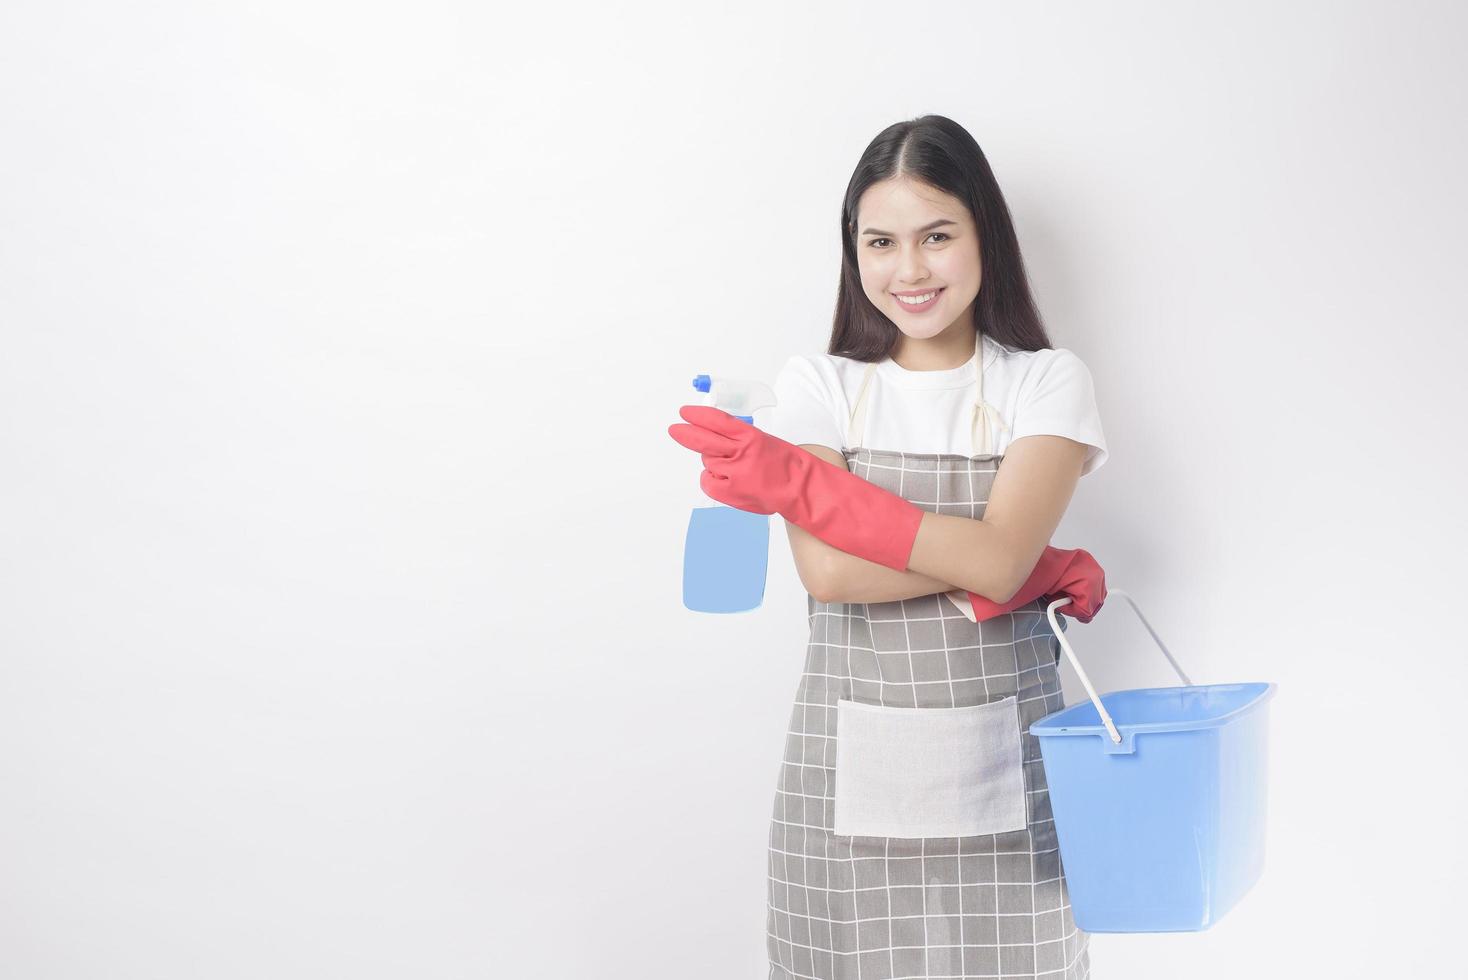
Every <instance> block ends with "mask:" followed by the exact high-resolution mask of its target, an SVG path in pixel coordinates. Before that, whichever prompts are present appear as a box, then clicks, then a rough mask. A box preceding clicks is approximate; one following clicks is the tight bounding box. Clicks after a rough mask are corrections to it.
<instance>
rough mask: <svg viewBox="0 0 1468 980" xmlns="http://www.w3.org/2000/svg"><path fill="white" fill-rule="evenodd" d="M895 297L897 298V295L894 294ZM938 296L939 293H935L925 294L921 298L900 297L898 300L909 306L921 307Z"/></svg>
mask: <svg viewBox="0 0 1468 980" xmlns="http://www.w3.org/2000/svg"><path fill="white" fill-rule="evenodd" d="M893 295H894V296H895V295H896V294H895V293H894V294H893ZM937 295H938V293H937V292H936V291H934V292H931V293H923V294H922V295H921V296H898V297H897V298H898V299H899V300H900V301H901V302H903V303H906V304H907V305H909V306H921V305H922V304H923V303H926V302H927V301H928V300H930V299H932V298H933V297H934V296H937Z"/></svg>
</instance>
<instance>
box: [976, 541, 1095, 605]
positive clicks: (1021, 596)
mask: <svg viewBox="0 0 1468 980" xmlns="http://www.w3.org/2000/svg"><path fill="white" fill-rule="evenodd" d="M1062 594H1063V595H1068V596H1070V603H1069V605H1064V606H1060V607H1059V608H1057V609H1056V610H1055V611H1056V612H1058V613H1064V614H1065V615H1067V616H1074V617H1075V618H1076V619H1078V620H1080V621H1081V622H1083V623H1089V622H1090V621H1091V618H1092V617H1093V616H1095V615H1096V614H1097V613H1098V612H1100V611H1101V605H1102V604H1103V603H1104V602H1105V601H1106V573H1105V572H1104V571H1102V569H1101V566H1100V565H1098V564H1097V563H1096V559H1095V558H1092V557H1091V553H1090V552H1089V551H1086V550H1085V549H1084V548H1072V549H1071V550H1069V551H1061V550H1059V549H1058V548H1052V547H1050V546H1049V545H1046V546H1045V550H1044V551H1043V552H1041V554H1040V561H1039V562H1038V563H1037V564H1036V565H1035V570H1034V571H1033V572H1031V573H1030V577H1029V578H1028V579H1027V580H1026V581H1025V584H1024V585H1021V586H1020V587H1019V591H1018V592H1016V593H1015V594H1014V597H1013V598H1011V599H1010V600H1009V601H1008V602H1005V603H997V602H993V601H991V600H989V599H986V598H984V597H983V596H981V595H977V594H975V593H973V592H970V593H969V594H968V596H969V600H970V601H971V602H972V603H973V606H974V616H975V617H976V619H975V622H980V623H982V622H983V621H984V620H986V619H992V618H993V617H995V616H997V615H999V614H1000V613H1006V612H1010V611H1012V610H1014V609H1018V608H1019V607H1020V606H1023V605H1024V604H1025V603H1027V602H1032V601H1034V600H1035V599H1038V598H1040V597H1041V596H1047V597H1052V598H1053V597H1055V596H1059V595H1062Z"/></svg>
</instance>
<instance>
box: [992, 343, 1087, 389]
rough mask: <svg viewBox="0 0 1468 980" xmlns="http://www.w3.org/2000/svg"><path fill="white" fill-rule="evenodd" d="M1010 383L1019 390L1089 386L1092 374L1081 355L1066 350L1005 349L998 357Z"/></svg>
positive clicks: (1051, 348) (1059, 348)
mask: <svg viewBox="0 0 1468 980" xmlns="http://www.w3.org/2000/svg"><path fill="white" fill-rule="evenodd" d="M999 361H1000V362H1001V363H1002V364H1003V365H1004V370H1005V372H1006V373H1007V374H1008V375H1009V377H1010V381H1011V384H1013V385H1015V386H1017V387H1018V388H1019V389H1020V390H1022V391H1033V390H1035V389H1036V388H1037V387H1043V388H1046V389H1049V388H1054V387H1055V386H1057V385H1060V386H1067V385H1075V386H1080V387H1089V386H1090V384H1091V371H1090V369H1089V368H1088V367H1086V363H1085V362H1084V361H1082V360H1081V358H1080V355H1078V354H1077V353H1076V352H1075V351H1073V350H1071V349H1070V348H1069V347H1044V348H1041V349H1040V350H1013V349H1010V348H1005V349H1003V350H1002V351H1001V353H1000V355H999Z"/></svg>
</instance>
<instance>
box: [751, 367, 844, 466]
mask: <svg viewBox="0 0 1468 980" xmlns="http://www.w3.org/2000/svg"><path fill="white" fill-rule="evenodd" d="M774 391H775V398H776V400H777V404H776V405H775V407H774V408H772V409H770V411H769V413H768V418H767V419H765V420H764V430H765V431H766V432H768V433H769V434H770V435H772V436H777V437H779V438H781V439H784V440H785V441H786V442H789V443H793V444H795V445H797V446H800V445H804V444H806V443H814V444H815V445H818V446H828V447H830V448H831V449H834V450H836V451H837V452H840V451H841V450H842V449H843V448H844V446H843V445H842V443H843V441H844V437H843V435H842V430H841V427H840V426H839V425H837V424H836V419H837V416H838V413H837V411H836V409H835V407H834V402H833V399H832V393H831V391H830V389H829V387H828V383H827V381H826V379H824V378H823V377H822V375H821V373H820V372H819V371H818V370H817V369H816V366H815V365H814V364H813V363H811V360H810V358H806V357H801V356H799V355H797V356H795V357H792V358H790V360H788V361H786V362H785V367H784V368H782V369H781V370H780V373H779V375H777V376H776V378H775V384H774Z"/></svg>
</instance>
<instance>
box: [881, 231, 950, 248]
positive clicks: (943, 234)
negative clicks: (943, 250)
mask: <svg viewBox="0 0 1468 980" xmlns="http://www.w3.org/2000/svg"><path fill="white" fill-rule="evenodd" d="M933 235H941V236H942V237H943V240H944V241H947V240H948V239H949V238H950V237H951V236H949V235H947V234H945V233H944V232H941V231H935V232H933ZM933 235H929V236H928V237H929V238H932V237H933ZM891 240H892V239H890V238H873V239H872V240H871V241H869V242H867V247H868V248H871V247H872V246H874V245H876V244H877V243H878V242H890V241H891Z"/></svg>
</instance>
